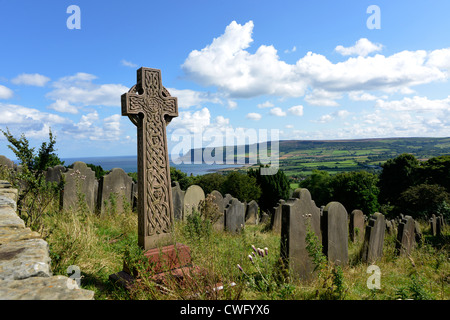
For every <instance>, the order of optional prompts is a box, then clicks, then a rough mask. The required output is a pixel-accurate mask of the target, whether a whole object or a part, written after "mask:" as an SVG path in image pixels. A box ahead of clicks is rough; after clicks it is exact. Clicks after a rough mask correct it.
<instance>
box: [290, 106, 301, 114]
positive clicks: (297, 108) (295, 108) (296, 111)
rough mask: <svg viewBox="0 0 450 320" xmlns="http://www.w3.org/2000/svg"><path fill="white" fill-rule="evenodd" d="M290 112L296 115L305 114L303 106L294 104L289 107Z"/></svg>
mask: <svg viewBox="0 0 450 320" xmlns="http://www.w3.org/2000/svg"><path fill="white" fill-rule="evenodd" d="M288 113H290V114H292V115H294V116H302V115H303V106H301V105H300V106H293V107H290V108H289V109H288Z"/></svg>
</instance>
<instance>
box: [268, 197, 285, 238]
mask: <svg viewBox="0 0 450 320" xmlns="http://www.w3.org/2000/svg"><path fill="white" fill-rule="evenodd" d="M284 203H285V201H284V200H283V199H280V200H279V201H278V205H277V206H276V207H274V208H273V214H272V221H271V223H272V231H273V232H274V233H276V234H281V215H282V212H283V204H284Z"/></svg>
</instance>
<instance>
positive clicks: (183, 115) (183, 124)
mask: <svg viewBox="0 0 450 320" xmlns="http://www.w3.org/2000/svg"><path fill="white" fill-rule="evenodd" d="M210 123H211V114H210V112H209V110H208V108H206V107H205V108H203V109H201V110H198V111H182V112H180V113H179V115H178V117H176V118H174V119H173V120H172V121H171V123H170V127H169V128H170V130H176V129H186V130H188V131H189V132H191V133H197V132H201V131H202V130H204V128H205V127H207V126H209V125H210Z"/></svg>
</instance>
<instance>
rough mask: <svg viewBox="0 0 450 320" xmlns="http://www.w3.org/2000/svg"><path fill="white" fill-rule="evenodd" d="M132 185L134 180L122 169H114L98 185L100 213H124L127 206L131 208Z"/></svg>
mask: <svg viewBox="0 0 450 320" xmlns="http://www.w3.org/2000/svg"><path fill="white" fill-rule="evenodd" d="M132 184H133V179H132V178H131V177H130V176H129V175H127V174H126V173H125V171H123V169H121V168H114V169H112V170H111V172H110V173H108V174H107V175H105V176H103V177H102V178H101V179H100V181H99V185H98V208H99V211H100V213H101V214H104V213H106V212H109V213H113V214H115V213H123V212H124V209H125V208H126V207H127V206H128V208H131V201H132V200H131V195H132ZM114 211H115V212H114Z"/></svg>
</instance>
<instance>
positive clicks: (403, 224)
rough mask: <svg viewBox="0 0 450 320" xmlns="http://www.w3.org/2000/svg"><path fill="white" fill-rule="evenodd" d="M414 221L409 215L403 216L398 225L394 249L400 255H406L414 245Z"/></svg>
mask: <svg viewBox="0 0 450 320" xmlns="http://www.w3.org/2000/svg"><path fill="white" fill-rule="evenodd" d="M414 229H415V222H414V219H413V218H412V217H411V216H404V217H403V218H402V219H401V220H400V223H399V225H398V233H397V244H396V249H397V252H398V253H399V254H400V255H408V254H409V253H410V252H411V250H412V249H413V247H414V245H415V235H414Z"/></svg>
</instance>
